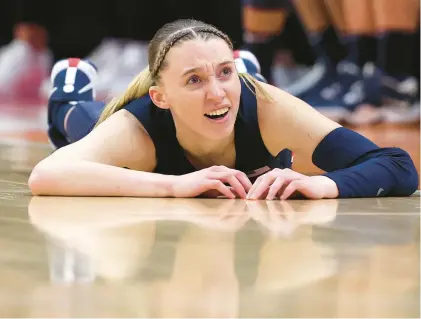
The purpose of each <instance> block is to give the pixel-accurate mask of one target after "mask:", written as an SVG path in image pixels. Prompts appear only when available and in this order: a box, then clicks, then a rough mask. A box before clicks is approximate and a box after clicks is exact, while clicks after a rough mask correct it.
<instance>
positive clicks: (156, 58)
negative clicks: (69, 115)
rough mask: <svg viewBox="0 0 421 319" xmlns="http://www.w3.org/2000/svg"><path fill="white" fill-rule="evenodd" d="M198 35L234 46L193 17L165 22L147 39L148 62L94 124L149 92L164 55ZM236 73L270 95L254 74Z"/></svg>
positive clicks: (161, 67) (160, 67)
mask: <svg viewBox="0 0 421 319" xmlns="http://www.w3.org/2000/svg"><path fill="white" fill-rule="evenodd" d="M198 38H200V39H203V40H208V39H210V38H220V39H223V40H224V41H225V42H226V43H227V44H228V46H229V47H230V49H231V50H233V44H232V42H231V40H230V38H229V37H228V35H226V34H225V33H223V32H222V31H220V30H218V29H217V28H216V27H214V26H212V25H209V24H207V23H204V22H201V21H197V20H193V19H181V20H176V21H174V22H170V23H167V24H165V25H164V26H163V27H162V28H161V29H159V30H158V31H157V32H156V34H155V35H154V37H153V38H152V40H151V41H150V43H149V47H148V61H149V65H148V66H147V67H146V68H145V69H143V70H142V71H141V72H140V73H139V74H138V75H137V76H136V77H135V78H134V79H133V80H132V82H131V83H130V84H129V85H128V87H127V89H126V91H125V92H124V93H123V94H122V95H121V96H120V97H118V98H114V99H112V100H111V101H110V102H109V103H108V104H107V105H106V106H105V108H104V110H103V111H102V113H101V115H100V117H99V119H98V122H97V124H96V126H98V125H99V124H101V123H102V122H104V121H105V120H106V119H107V118H108V117H110V116H111V115H112V114H114V113H115V112H117V111H118V110H120V109H122V108H123V107H124V106H125V105H126V104H128V103H129V102H131V101H133V100H135V99H138V98H140V97H142V96H144V95H146V94H148V92H149V88H150V87H151V86H153V85H154V84H155V83H158V82H159V80H160V76H159V73H160V71H162V70H164V69H165V68H166V67H167V66H168V65H167V62H166V61H165V57H166V55H167V53H168V51H169V50H170V49H171V48H172V47H173V46H174V45H176V44H180V43H182V42H184V41H188V40H193V39H198ZM239 75H240V77H242V78H243V79H244V80H246V81H244V82H245V84H246V85H247V87H248V88H249V89H251V88H250V86H249V85H251V86H252V87H253V88H254V90H255V92H256V95H257V96H259V95H260V96H261V97H263V98H267V99H270V96H269V94H268V93H267V92H266V91H265V89H264V88H263V87H262V86H261V84H260V82H259V81H258V80H256V79H255V78H254V77H253V76H251V75H250V74H248V73H240V74H239Z"/></svg>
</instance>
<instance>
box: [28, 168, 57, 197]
mask: <svg viewBox="0 0 421 319" xmlns="http://www.w3.org/2000/svg"><path fill="white" fill-rule="evenodd" d="M28 187H29V189H30V190H31V193H32V195H34V196H39V195H49V190H51V189H52V188H51V172H50V170H49V169H48V168H47V166H46V165H44V164H42V163H39V164H38V165H36V166H35V167H34V169H33V170H32V172H31V175H30V176H29V179H28Z"/></svg>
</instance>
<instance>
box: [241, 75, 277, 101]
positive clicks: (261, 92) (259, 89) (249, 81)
mask: <svg viewBox="0 0 421 319" xmlns="http://www.w3.org/2000/svg"><path fill="white" fill-rule="evenodd" d="M239 76H240V77H241V78H242V79H243V80H244V83H245V85H246V86H247V87H248V88H249V89H250V90H251V91H252V92H254V95H256V96H258V97H260V98H263V99H266V100H267V101H271V102H273V98H272V96H271V95H270V94H269V93H268V92H267V91H266V90H265V89H264V88H263V86H262V85H261V84H260V82H259V81H258V80H257V79H256V78H255V77H254V76H252V75H251V74H249V73H239ZM250 85H251V86H252V87H253V88H254V90H252V89H251V88H250Z"/></svg>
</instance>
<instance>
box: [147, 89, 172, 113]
mask: <svg viewBox="0 0 421 319" xmlns="http://www.w3.org/2000/svg"><path fill="white" fill-rule="evenodd" d="M149 96H150V97H151V99H152V102H153V103H154V104H155V105H156V106H157V107H159V108H161V109H165V110H167V109H169V108H170V105H169V103H168V102H167V99H166V98H165V94H164V92H163V91H162V88H161V87H159V86H151V87H150V88H149Z"/></svg>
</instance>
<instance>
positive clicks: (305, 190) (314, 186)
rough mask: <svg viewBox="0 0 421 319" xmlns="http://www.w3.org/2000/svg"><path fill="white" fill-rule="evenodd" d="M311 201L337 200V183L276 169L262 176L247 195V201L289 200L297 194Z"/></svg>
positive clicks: (327, 179) (319, 177)
mask: <svg viewBox="0 0 421 319" xmlns="http://www.w3.org/2000/svg"><path fill="white" fill-rule="evenodd" d="M297 192H298V193H301V194H302V195H304V196H305V197H307V198H309V199H322V198H336V197H338V195H339V191H338V187H337V186H336V183H335V182H334V181H332V180H331V179H330V178H327V177H325V176H306V175H303V174H300V173H298V172H294V171H293V170H291V169H288V168H286V169H279V168H275V169H273V170H272V171H270V172H268V173H266V174H264V175H262V176H260V177H259V178H257V179H256V181H255V182H254V184H253V186H252V188H251V189H250V191H249V192H248V194H247V199H263V198H264V197H266V199H267V200H273V199H274V198H275V197H278V196H279V198H280V199H282V200H285V199H288V198H289V197H290V196H291V195H293V194H295V193H297Z"/></svg>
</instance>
